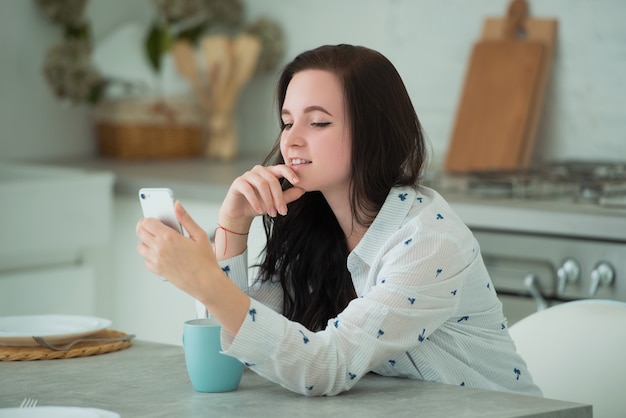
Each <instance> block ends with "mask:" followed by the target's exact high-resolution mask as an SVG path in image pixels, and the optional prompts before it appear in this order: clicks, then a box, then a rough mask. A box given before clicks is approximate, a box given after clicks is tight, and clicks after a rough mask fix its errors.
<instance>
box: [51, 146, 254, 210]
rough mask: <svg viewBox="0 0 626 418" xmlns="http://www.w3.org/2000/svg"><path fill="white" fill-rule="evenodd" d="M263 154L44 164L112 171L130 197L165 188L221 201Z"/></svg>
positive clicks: (181, 194)
mask: <svg viewBox="0 0 626 418" xmlns="http://www.w3.org/2000/svg"><path fill="white" fill-rule="evenodd" d="M264 157H265V156H262V155H242V156H240V157H239V158H237V159H235V160H233V161H228V162H226V161H217V160H208V159H206V158H191V159H170V160H139V161H137V160H116V159H108V158H80V159H61V160H54V161H48V162H46V164H51V165H56V166H63V167H70V168H78V169H84V170H91V171H93V170H98V171H108V172H112V173H113V174H114V175H115V192H116V193H118V194H128V195H133V196H134V195H136V194H137V191H138V190H139V189H140V188H142V187H169V188H171V189H172V190H173V191H174V194H175V196H176V197H177V198H179V199H180V198H187V199H199V200H208V201H211V202H215V203H221V202H222V200H223V199H224V197H225V196H226V193H227V192H228V188H229V187H230V185H231V183H232V182H233V180H234V179H235V178H237V177H238V176H240V175H241V174H243V173H245V172H246V171H247V170H250V169H251V168H252V167H254V166H255V165H256V164H261V163H262V162H263V158H264Z"/></svg>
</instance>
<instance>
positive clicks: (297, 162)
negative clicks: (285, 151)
mask: <svg viewBox="0 0 626 418" xmlns="http://www.w3.org/2000/svg"><path fill="white" fill-rule="evenodd" d="M310 163H311V161H309V160H305V159H303V158H292V159H290V160H289V165H291V166H296V165H303V164H310Z"/></svg>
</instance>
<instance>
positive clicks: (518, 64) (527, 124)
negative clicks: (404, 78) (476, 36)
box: [445, 0, 557, 173]
mask: <svg viewBox="0 0 626 418" xmlns="http://www.w3.org/2000/svg"><path fill="white" fill-rule="evenodd" d="M556 33H557V21H556V20H555V19H530V18H528V5H527V4H526V1H525V0H513V1H512V2H511V3H510V6H509V9H508V13H507V16H506V17H505V18H502V19H498V18H488V19H486V20H485V23H484V27H483V33H482V38H481V40H480V41H478V42H477V43H476V44H474V47H473V50H472V54H471V57H470V62H469V65H468V69H467V72H466V76H465V82H464V86H463V90H462V94H461V99H460V101H459V106H458V109H457V115H456V119H455V123H454V128H453V131H452V137H451V139H450V145H449V148H448V154H447V156H446V161H445V170H446V171H447V172H449V173H467V172H478V171H511V170H519V169H524V168H527V167H528V165H529V162H530V157H531V155H532V149H533V145H534V142H535V136H536V131H537V126H538V121H539V118H540V115H541V110H542V103H543V99H544V96H545V90H546V86H547V81H548V76H549V73H550V68H551V66H552V55H553V51H554V46H555V42H556Z"/></svg>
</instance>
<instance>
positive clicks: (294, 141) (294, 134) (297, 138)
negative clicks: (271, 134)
mask: <svg viewBox="0 0 626 418" xmlns="http://www.w3.org/2000/svg"><path fill="white" fill-rule="evenodd" d="M282 139H283V143H284V144H285V145H286V146H300V145H302V144H303V142H304V137H303V136H302V130H301V129H300V128H299V127H298V126H297V125H296V124H293V125H292V126H291V128H289V129H288V130H284V131H283V136H282Z"/></svg>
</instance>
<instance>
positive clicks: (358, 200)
mask: <svg viewBox="0 0 626 418" xmlns="http://www.w3.org/2000/svg"><path fill="white" fill-rule="evenodd" d="M309 69H316V70H325V71H329V72H331V73H333V74H335V75H336V76H337V78H338V79H339V82H340V84H341V86H342V88H343V93H344V100H345V106H346V111H347V114H348V115H349V116H348V118H349V120H350V134H351V138H352V150H351V162H352V165H351V170H352V173H351V175H352V183H351V192H350V204H351V210H352V214H353V218H354V220H355V222H357V223H359V224H360V225H363V226H369V225H370V224H371V223H372V221H373V220H374V217H375V216H376V214H377V213H378V211H379V210H380V208H381V206H382V205H383V203H384V201H385V198H386V197H387V195H388V194H389V191H390V189H391V188H392V187H394V186H405V185H415V184H417V182H418V181H419V177H420V173H421V170H422V165H423V162H424V159H425V154H426V150H425V141H424V137H423V134H422V128H421V124H420V122H419V119H418V117H417V114H416V113H415V109H414V108H413V104H412V103H411V99H410V97H409V95H408V93H407V91H406V88H405V86H404V83H403V82H402V79H401V77H400V75H399V74H398V72H397V70H396V68H395V67H394V66H393V64H392V63H391V62H390V61H389V60H388V59H387V58H385V57H384V56H383V55H382V54H380V53H379V52H377V51H374V50H371V49H368V48H365V47H362V46H353V45H345V44H343V45H326V46H321V47H319V48H316V49H313V50H310V51H306V52H304V53H302V54H300V55H298V56H297V57H296V58H295V59H294V60H293V61H291V62H290V63H289V64H287V66H286V67H285V68H284V70H283V72H282V74H281V76H280V78H279V81H278V85H277V102H278V118H279V123H280V124H281V126H282V120H281V119H280V117H281V115H280V112H281V110H282V107H283V103H284V101H285V95H286V92H287V86H288V85H289V82H290V81H291V79H292V78H293V76H294V74H296V73H298V72H300V71H303V70H309ZM270 161H271V164H284V160H283V158H282V155H281V153H280V136H279V138H278V139H277V141H276V144H275V145H274V147H273V149H272V151H271V152H270V153H269V155H268V156H267V158H266V160H265V164H266V165H267V164H270ZM282 184H283V188H284V189H286V188H289V187H292V186H291V184H289V182H288V181H286V180H285V179H283V180H282ZM263 221H264V225H265V231H266V235H267V244H266V247H265V258H264V260H263V262H262V263H261V264H260V276H259V279H260V280H263V281H267V280H279V281H280V283H281V285H282V287H283V290H284V297H283V314H284V315H285V316H286V317H287V318H289V319H292V320H294V321H298V322H300V323H302V324H303V325H305V326H306V327H308V328H309V329H312V330H319V329H324V328H325V327H326V323H327V322H328V320H329V319H331V318H333V317H335V316H336V315H337V314H338V313H339V312H341V311H342V310H343V309H345V307H346V306H347V305H348V303H349V302H350V301H351V300H352V299H354V298H355V297H356V293H355V290H354V287H353V286H352V278H351V276H350V273H349V272H348V270H347V267H346V259H347V256H348V247H347V242H346V237H345V235H344V233H343V231H342V229H341V228H340V226H339V223H338V222H337V219H336V218H335V215H334V213H333V212H332V210H331V209H330V207H329V206H328V204H327V202H326V200H325V199H324V197H323V195H322V194H321V193H320V192H308V193H306V194H305V195H304V196H302V197H301V198H300V199H298V200H296V201H294V202H292V203H291V204H290V205H289V210H288V214H287V215H286V216H284V217H281V216H278V217H276V218H271V217H269V216H265V217H264V220H263Z"/></svg>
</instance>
